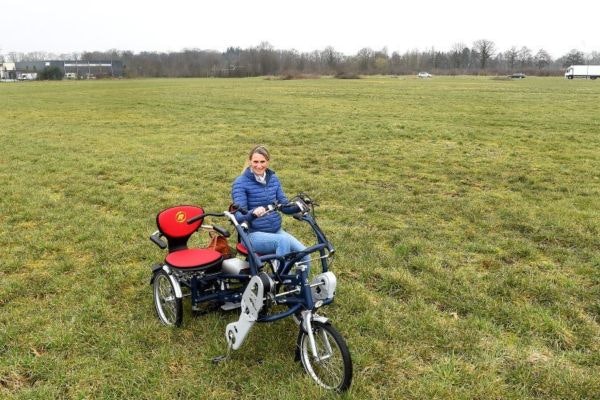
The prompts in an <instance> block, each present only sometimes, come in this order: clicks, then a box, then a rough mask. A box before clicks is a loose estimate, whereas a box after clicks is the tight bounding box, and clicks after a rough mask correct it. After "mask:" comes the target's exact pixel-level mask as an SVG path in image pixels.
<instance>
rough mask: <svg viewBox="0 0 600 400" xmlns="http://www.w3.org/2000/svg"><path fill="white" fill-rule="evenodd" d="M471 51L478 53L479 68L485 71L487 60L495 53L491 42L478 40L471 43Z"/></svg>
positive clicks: (494, 47) (494, 46)
mask: <svg viewBox="0 0 600 400" xmlns="http://www.w3.org/2000/svg"><path fill="white" fill-rule="evenodd" d="M473 50H475V51H476V52H477V53H479V66H480V67H481V69H485V67H486V65H487V62H488V60H489V59H490V58H492V56H493V55H494V53H495V52H496V45H495V44H494V42H492V41H491V40H487V39H480V40H478V41H476V42H475V43H473Z"/></svg>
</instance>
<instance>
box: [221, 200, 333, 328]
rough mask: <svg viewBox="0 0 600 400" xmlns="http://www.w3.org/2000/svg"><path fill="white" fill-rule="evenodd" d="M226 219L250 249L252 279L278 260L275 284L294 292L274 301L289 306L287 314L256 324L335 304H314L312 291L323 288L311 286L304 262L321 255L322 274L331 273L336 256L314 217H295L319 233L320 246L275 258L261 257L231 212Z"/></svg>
mask: <svg viewBox="0 0 600 400" xmlns="http://www.w3.org/2000/svg"><path fill="white" fill-rule="evenodd" d="M223 215H224V216H226V217H227V218H228V219H229V220H230V221H231V223H232V224H233V226H234V227H235V229H236V231H237V233H238V235H239V238H240V241H241V242H242V243H243V244H244V246H245V247H246V248H247V249H248V263H249V266H250V275H251V276H255V275H257V274H258V273H259V272H260V270H261V268H262V266H263V265H264V263H270V264H271V265H273V261H275V260H277V261H279V263H278V267H277V268H276V269H274V270H273V275H274V277H275V282H276V283H277V284H280V285H285V286H287V287H293V288H294V289H291V290H288V291H285V292H282V293H278V294H275V295H273V297H272V300H274V301H275V302H276V303H277V304H283V305H287V306H288V307H289V308H288V309H287V310H285V311H282V312H279V313H276V314H272V315H265V316H261V317H259V318H258V319H257V321H256V322H273V321H277V320H280V319H283V318H286V317H288V316H290V315H293V314H296V315H299V314H300V313H301V312H302V311H304V310H311V311H313V310H315V309H316V308H318V307H322V306H324V305H327V304H330V303H331V302H332V301H333V298H331V299H325V300H320V301H317V302H315V301H314V300H313V296H312V292H311V289H312V288H313V287H316V286H318V285H319V284H318V283H315V284H312V285H311V284H310V283H309V282H308V275H309V272H310V271H309V267H308V266H307V265H306V264H305V263H304V262H302V259H303V258H304V256H306V255H310V254H312V253H315V252H318V253H319V260H320V261H321V268H322V272H327V271H328V270H329V257H330V256H332V255H333V254H334V252H335V249H334V247H333V245H332V244H331V243H330V242H329V241H328V240H327V237H326V236H325V233H323V231H322V229H321V228H320V227H319V225H318V224H317V222H316V221H315V219H314V218H313V217H312V215H310V214H304V215H294V218H296V219H298V220H300V221H304V222H306V223H308V224H309V225H310V227H311V228H312V230H313V232H314V233H315V236H316V239H317V244H315V245H313V246H310V247H307V248H306V249H304V250H302V251H298V252H293V253H290V254H286V255H284V256H277V255H275V254H267V255H262V256H259V255H257V254H256V252H255V251H254V249H253V247H252V243H251V241H250V239H249V236H248V233H247V231H246V229H244V226H242V225H241V224H239V223H238V222H237V219H236V218H235V215H234V214H233V213H230V212H225V213H223ZM293 268H294V269H295V272H296V273H290V272H292V269H293Z"/></svg>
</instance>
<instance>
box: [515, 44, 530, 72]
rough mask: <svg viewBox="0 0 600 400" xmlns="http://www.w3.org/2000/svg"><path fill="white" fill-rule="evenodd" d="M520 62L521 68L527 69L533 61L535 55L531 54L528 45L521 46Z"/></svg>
mask: <svg viewBox="0 0 600 400" xmlns="http://www.w3.org/2000/svg"><path fill="white" fill-rule="evenodd" d="M518 60H519V64H520V66H521V69H525V68H527V67H528V66H530V65H531V64H532V62H533V56H532V55H531V49H530V48H529V47H527V46H523V47H521V50H519V55H518Z"/></svg>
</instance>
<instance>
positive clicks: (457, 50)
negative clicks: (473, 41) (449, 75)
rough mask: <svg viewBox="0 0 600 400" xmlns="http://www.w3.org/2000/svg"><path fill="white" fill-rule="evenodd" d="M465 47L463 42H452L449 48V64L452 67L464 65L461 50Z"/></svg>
mask: <svg viewBox="0 0 600 400" xmlns="http://www.w3.org/2000/svg"><path fill="white" fill-rule="evenodd" d="M466 48H467V46H465V44H464V43H454V44H453V45H452V48H451V49H450V65H451V66H452V68H456V69H458V68H461V67H465V66H466V65H463V61H464V57H463V51H464V50H465V49H466Z"/></svg>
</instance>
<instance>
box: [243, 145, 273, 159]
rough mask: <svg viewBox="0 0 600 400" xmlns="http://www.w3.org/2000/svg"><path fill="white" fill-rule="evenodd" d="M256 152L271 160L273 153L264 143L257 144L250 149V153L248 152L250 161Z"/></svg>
mask: <svg viewBox="0 0 600 400" xmlns="http://www.w3.org/2000/svg"><path fill="white" fill-rule="evenodd" d="M254 154H260V155H261V156H263V157H264V158H266V159H267V161H270V160H271V154H269V150H267V148H266V147H265V146H263V145H262V144H259V145H256V146H254V147H253V148H252V150H250V153H249V154H248V161H250V160H251V159H252V156H253V155H254Z"/></svg>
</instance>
